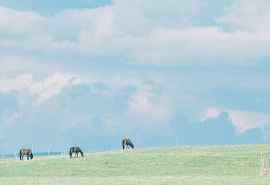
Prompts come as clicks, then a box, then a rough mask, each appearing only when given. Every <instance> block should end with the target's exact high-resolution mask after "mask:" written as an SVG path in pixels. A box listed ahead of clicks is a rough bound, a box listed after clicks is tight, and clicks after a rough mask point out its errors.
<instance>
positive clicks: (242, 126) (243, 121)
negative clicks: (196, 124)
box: [201, 107, 270, 133]
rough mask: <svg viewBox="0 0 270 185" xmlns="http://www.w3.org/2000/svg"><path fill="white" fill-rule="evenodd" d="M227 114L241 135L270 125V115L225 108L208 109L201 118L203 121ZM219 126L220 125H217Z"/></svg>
mask: <svg viewBox="0 0 270 185" xmlns="http://www.w3.org/2000/svg"><path fill="white" fill-rule="evenodd" d="M222 113H227V114H228V116H229V118H230V120H231V121H232V123H233V124H234V126H235V127H236V128H237V130H238V131H239V132H240V133H243V132H246V131H247V130H250V129H253V128H258V127H260V128H262V127H264V126H265V125H266V124H270V115H269V114H266V113H260V112H252V111H242V110H230V109H224V108H217V107H210V108H208V109H206V110H205V111H204V112H203V113H202V116H201V121H203V122H204V121H206V120H208V119H214V118H218V117H219V116H220V114H222ZM217 124H218V123H217Z"/></svg>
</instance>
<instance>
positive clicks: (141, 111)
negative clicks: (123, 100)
mask: <svg viewBox="0 0 270 185" xmlns="http://www.w3.org/2000/svg"><path fill="white" fill-rule="evenodd" d="M128 114H129V115H130V116H131V117H132V119H135V120H136V119H138V120H144V121H143V122H148V123H153V124H155V125H157V124H158V125H159V126H160V125H163V124H167V123H168V120H169V119H170V118H171V114H172V112H171V110H170V107H169V105H168V102H167V101H166V100H164V98H163V97H162V95H158V94H156V92H155V91H154V90H153V89H152V87H151V86H149V85H148V86H147V85H146V86H143V87H139V89H138V90H137V92H136V93H135V94H133V95H132V96H131V97H130V100H129V110H128Z"/></svg>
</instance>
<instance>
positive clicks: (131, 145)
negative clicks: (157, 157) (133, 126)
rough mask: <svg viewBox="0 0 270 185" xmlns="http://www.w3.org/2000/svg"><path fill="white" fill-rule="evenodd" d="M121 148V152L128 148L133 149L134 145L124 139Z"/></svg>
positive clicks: (127, 139)
mask: <svg viewBox="0 0 270 185" xmlns="http://www.w3.org/2000/svg"><path fill="white" fill-rule="evenodd" d="M122 147H123V150H125V149H128V148H129V147H131V148H132V149H133V148H134V144H133V143H132V142H131V140H130V139H129V138H127V137H126V138H124V139H123V140H122Z"/></svg>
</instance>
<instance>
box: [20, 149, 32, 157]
mask: <svg viewBox="0 0 270 185" xmlns="http://www.w3.org/2000/svg"><path fill="white" fill-rule="evenodd" d="M19 155H20V160H23V157H24V156H26V157H27V160H29V159H33V157H34V156H33V153H32V150H31V149H28V148H22V149H20V152H19Z"/></svg>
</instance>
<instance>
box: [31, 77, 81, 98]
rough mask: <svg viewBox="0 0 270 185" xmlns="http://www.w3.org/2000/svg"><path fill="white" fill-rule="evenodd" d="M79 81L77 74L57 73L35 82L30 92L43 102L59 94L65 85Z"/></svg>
mask: <svg viewBox="0 0 270 185" xmlns="http://www.w3.org/2000/svg"><path fill="white" fill-rule="evenodd" d="M79 83H80V79H79V77H77V76H72V75H65V74H61V73H55V74H53V75H51V76H49V77H48V78H47V79H45V80H43V81H41V82H37V83H35V84H33V85H32V86H31V88H30V93H31V94H32V95H34V96H35V97H37V101H38V102H39V103H42V102H44V101H46V100H48V99H50V98H51V97H53V96H55V95H57V94H59V93H60V92H61V91H62V89H64V88H65V87H67V86H72V85H76V84H79Z"/></svg>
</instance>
